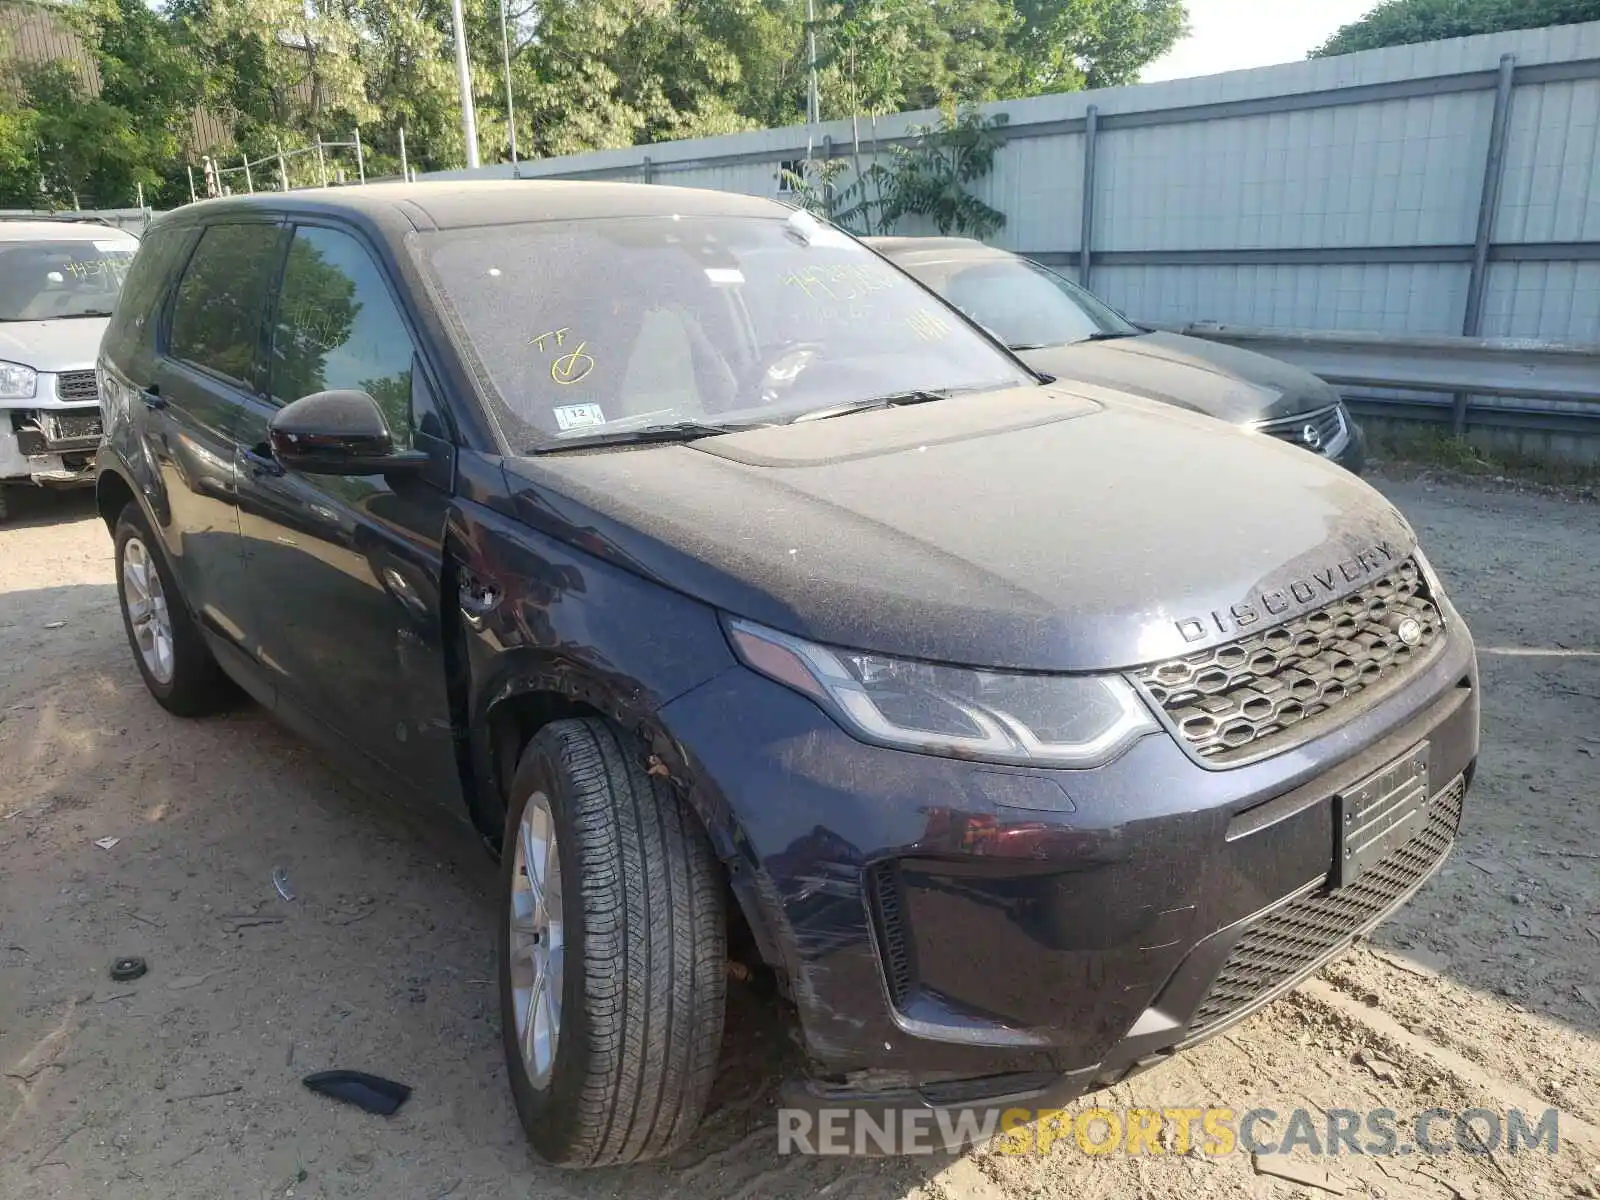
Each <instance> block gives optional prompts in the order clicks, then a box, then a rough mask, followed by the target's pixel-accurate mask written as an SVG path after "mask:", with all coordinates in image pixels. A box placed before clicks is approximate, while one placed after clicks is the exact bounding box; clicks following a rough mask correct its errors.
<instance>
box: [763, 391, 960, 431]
mask: <svg viewBox="0 0 1600 1200" xmlns="http://www.w3.org/2000/svg"><path fill="white" fill-rule="evenodd" d="M949 397H950V393H949V392H948V391H944V392H935V391H929V390H927V389H925V388H916V389H913V390H912V391H909V392H892V393H890V394H889V395H887V396H873V397H872V398H871V399H868V400H852V401H850V402H849V403H848V404H832V405H829V406H828V407H827V408H815V409H812V410H811V411H810V412H807V413H801V414H800V415H799V416H798V417H796V418H795V419H794V420H793V421H792V422H790V424H792V425H798V424H800V422H802V421H826V420H829V419H830V418H832V417H848V416H849V415H850V414H851V413H858V412H871V411H873V410H874V409H878V408H901V407H904V406H905V405H907V404H931V403H932V402H933V401H935V400H947V399H949Z"/></svg>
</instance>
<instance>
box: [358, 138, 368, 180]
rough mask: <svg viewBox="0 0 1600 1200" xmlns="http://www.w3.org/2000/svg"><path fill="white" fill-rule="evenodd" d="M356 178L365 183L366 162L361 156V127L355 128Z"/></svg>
mask: <svg viewBox="0 0 1600 1200" xmlns="http://www.w3.org/2000/svg"><path fill="white" fill-rule="evenodd" d="M356 178H357V179H358V180H359V181H360V182H362V183H365V182H366V181H367V160H366V159H365V158H364V157H362V154H361V126H359V125H357V126H356Z"/></svg>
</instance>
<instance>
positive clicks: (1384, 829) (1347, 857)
mask: <svg viewBox="0 0 1600 1200" xmlns="http://www.w3.org/2000/svg"><path fill="white" fill-rule="evenodd" d="M1427 809H1428V743H1427V742H1422V743H1419V744H1418V745H1416V746H1414V747H1412V748H1411V749H1410V750H1408V751H1406V753H1405V754H1403V755H1401V756H1400V757H1399V758H1397V759H1395V760H1394V761H1393V762H1391V763H1389V764H1388V765H1387V766H1385V767H1381V768H1379V769H1378V770H1376V771H1374V772H1373V773H1372V774H1371V775H1368V776H1367V777H1366V778H1365V779H1363V780H1361V781H1359V782H1358V783H1356V784H1354V785H1353V786H1351V787H1348V788H1346V789H1345V790H1344V791H1342V792H1340V793H1339V795H1338V796H1337V797H1335V799H1334V810H1333V811H1334V820H1335V821H1336V822H1337V833H1336V849H1335V852H1334V862H1333V882H1334V886H1335V887H1344V886H1346V885H1347V884H1350V883H1353V882H1355V880H1356V879H1358V878H1359V877H1360V876H1361V875H1362V874H1363V873H1364V872H1365V871H1367V870H1368V868H1370V867H1371V866H1372V865H1373V864H1374V863H1376V862H1378V861H1379V860H1380V859H1382V858H1384V857H1385V856H1387V855H1388V854H1389V852H1390V851H1392V850H1394V849H1395V848H1396V847H1398V846H1403V845H1404V844H1405V843H1406V842H1408V841H1410V840H1411V838H1412V837H1414V836H1415V835H1416V833H1417V831H1418V830H1419V829H1420V828H1421V827H1422V822H1423V820H1424V819H1425V817H1426V815H1427Z"/></svg>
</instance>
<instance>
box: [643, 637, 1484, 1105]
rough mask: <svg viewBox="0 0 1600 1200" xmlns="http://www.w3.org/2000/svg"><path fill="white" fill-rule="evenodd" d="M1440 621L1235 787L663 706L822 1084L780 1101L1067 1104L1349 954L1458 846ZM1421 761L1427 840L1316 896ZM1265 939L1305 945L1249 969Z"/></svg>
mask: <svg viewBox="0 0 1600 1200" xmlns="http://www.w3.org/2000/svg"><path fill="white" fill-rule="evenodd" d="M1447 616H1448V620H1449V628H1450V634H1449V637H1448V638H1447V640H1446V641H1445V644H1444V646H1443V647H1442V649H1441V650H1440V652H1439V653H1438V655H1437V656H1435V657H1434V658H1433V660H1432V661H1431V662H1430V663H1429V664H1428V665H1427V666H1426V667H1425V668H1424V669H1422V670H1420V671H1419V672H1418V673H1417V674H1416V675H1415V676H1413V677H1412V678H1411V679H1409V680H1408V681H1407V683H1406V684H1405V685H1404V686H1403V687H1401V688H1399V689H1398V690H1396V691H1394V692H1392V693H1390V694H1388V695H1387V696H1385V697H1384V698H1383V699H1381V700H1379V701H1377V702H1376V703H1373V704H1371V705H1370V706H1368V707H1367V708H1365V709H1364V710H1363V711H1360V712H1359V713H1358V714H1357V715H1355V716H1354V717H1352V718H1351V719H1349V720H1347V721H1346V722H1344V723H1343V724H1341V725H1339V726H1338V727H1336V728H1334V729H1332V730H1330V731H1329V732H1327V733H1325V734H1324V735H1323V736H1321V737H1320V738H1317V739H1316V740H1314V741H1311V742H1308V743H1306V744H1303V745H1300V746H1296V747H1294V748H1292V749H1289V750H1286V751H1284V752H1283V753H1280V754H1277V755H1274V756H1272V757H1270V758H1266V759H1262V760H1260V761H1257V762H1253V763H1249V764H1246V765H1241V766H1238V767H1234V768H1231V769H1220V770H1219V769H1215V768H1208V767H1206V766H1203V765H1201V764H1200V763H1198V762H1196V761H1195V760H1193V759H1191V758H1190V757H1189V756H1188V755H1186V754H1185V753H1184V752H1183V751H1182V750H1181V749H1180V748H1179V747H1178V745H1177V744H1176V742H1175V741H1173V740H1172V739H1171V738H1169V737H1163V736H1155V737H1149V738H1146V739H1144V740H1143V741H1141V742H1140V743H1138V744H1137V745H1136V746H1134V747H1133V749H1131V750H1130V751H1129V752H1128V753H1127V754H1126V755H1125V756H1123V758H1122V759H1120V760H1119V761H1118V762H1116V763H1114V764H1112V765H1111V766H1109V767H1105V768H1102V769H1099V770H1094V771H1046V770H1029V769H1024V768H1011V767H991V766H985V765H982V764H975V763H964V762H958V761H954V760H949V759H940V758H934V757H929V756H924V755H916V754H909V753H903V752H898V751H893V750H884V749H880V748H875V747H871V746H866V745H863V744H861V743H859V742H857V741H855V740H854V739H852V738H850V737H849V736H847V735H846V734H845V733H843V732H842V731H841V730H840V729H839V728H838V727H837V726H835V725H834V724H833V723H832V722H831V721H830V720H829V719H828V718H827V717H826V716H824V715H823V714H822V713H821V711H820V710H818V709H817V708H816V707H815V706H814V705H812V704H811V703H810V702H809V701H808V700H806V699H804V698H803V697H801V696H799V695H797V694H795V693H793V692H791V691H789V690H788V689H786V688H783V687H781V686H779V685H776V684H773V683H771V682H769V681H767V680H766V679H764V678H762V677H759V676H757V675H755V674H753V673H751V672H749V671H747V670H745V669H744V668H736V669H734V670H731V671H728V672H726V673H724V674H723V675H721V676H719V677H718V678H717V679H714V680H712V681H711V682H710V683H707V684H705V685H703V686H702V687H700V688H698V689H696V690H694V691H692V692H690V693H688V694H687V695H685V696H682V697H680V698H679V699H678V700H676V701H674V702H673V703H671V704H669V705H667V706H666V707H665V708H664V709H663V710H662V712H661V716H662V718H663V720H664V723H665V725H666V727H667V729H668V731H669V732H670V734H671V735H672V738H673V740H674V741H675V742H676V743H677V745H678V746H679V747H681V748H682V749H683V750H684V752H685V755H686V758H687V760H688V763H689V766H690V769H691V770H692V771H693V773H694V776H695V780H696V782H695V785H694V786H695V789H696V793H697V794H696V796H695V800H696V803H697V805H698V806H699V808H700V810H701V811H702V812H705V813H708V814H710V816H711V819H712V821H713V823H717V822H718V821H720V822H722V823H723V824H724V826H725V827H726V829H731V830H732V832H731V834H730V835H729V836H728V837H726V838H724V839H722V840H723V841H724V844H731V845H732V846H733V847H734V850H735V853H734V858H733V859H732V860H731V861H730V863H729V869H730V874H731V877H732V879H733V884H734V888H735V891H736V893H738V895H739V896H740V899H741V901H742V903H743V904H744V907H745V909H746V912H747V913H748V914H750V915H751V918H752V924H753V925H756V926H758V927H759V928H758V929H757V936H758V940H760V941H761V942H762V944H763V946H764V949H765V951H766V953H767V954H768V957H769V958H771V959H773V960H774V962H773V965H774V966H775V967H777V968H778V970H779V971H780V972H781V973H782V974H783V975H784V976H785V977H786V978H787V980H788V983H789V987H790V990H791V993H792V995H793V998H794V1000H795V1003H796V1006H797V1008H798V1011H799V1017H800V1025H801V1030H802V1034H803V1041H804V1045H805V1048H806V1051H807V1054H808V1057H809V1060H810V1061H809V1068H810V1078H809V1079H807V1080H806V1081H804V1082H798V1083H795V1084H793V1085H791V1086H790V1088H789V1091H788V1096H787V1100H788V1102H789V1103H790V1104H792V1105H795V1106H802V1107H827V1108H834V1107H846V1106H855V1107H861V1106H865V1107H873V1108H875V1107H881V1106H882V1107H886V1106H893V1107H906V1106H934V1107H937V1106H947V1105H959V1104H980V1103H981V1104H985V1105H990V1104H1010V1103H1018V1104H1026V1105H1032V1106H1040V1105H1045V1104H1048V1103H1052V1102H1059V1101H1060V1100H1062V1099H1065V1098H1068V1097H1070V1096H1072V1095H1075V1094H1078V1093H1081V1092H1083V1091H1086V1090H1089V1089H1092V1088H1094V1087H1097V1086H1103V1085H1105V1084H1109V1083H1112V1082H1115V1081H1116V1080H1118V1079H1120V1078H1124V1077H1126V1076H1127V1075H1129V1074H1131V1073H1134V1072H1136V1071H1138V1070H1141V1069H1143V1068H1144V1067H1147V1066H1149V1065H1152V1064H1153V1063H1155V1062H1158V1061H1160V1060H1161V1059H1162V1058H1164V1057H1165V1056H1168V1055H1170V1054H1172V1053H1174V1052H1175V1051H1177V1050H1179V1049H1182V1048H1183V1047H1184V1046H1187V1045H1189V1044H1192V1043H1193V1042H1194V1041H1196V1040H1199V1039H1200V1038H1201V1037H1205V1036H1209V1035H1210V1034H1212V1033H1215V1032H1217V1031H1218V1030H1220V1029H1222V1028H1224V1027H1226V1026H1227V1025H1228V1024H1231V1023H1232V1022H1233V1021H1236V1020H1239V1019H1242V1017H1244V1016H1246V1015H1248V1013H1249V1012H1250V1011H1253V1010H1254V1008H1256V1007H1258V1006H1259V1005H1260V1004H1262V1003H1266V1002H1267V1001H1268V1000H1270V999H1271V998H1272V997H1273V996H1275V995H1278V994H1280V993H1281V992H1282V991H1284V990H1286V989H1287V988H1289V987H1292V986H1293V985H1294V983H1296V982H1298V981H1299V980H1300V979H1302V978H1304V976H1305V975H1307V974H1309V973H1310V972H1311V971H1313V970H1315V968H1316V967H1317V966H1320V965H1321V964H1322V963H1323V962H1325V961H1327V959H1328V958H1331V957H1332V956H1334V955H1335V954H1337V953H1338V952H1339V951H1340V950H1342V949H1343V948H1344V947H1345V946H1347V945H1348V944H1349V942H1350V941H1351V940H1352V939H1353V938H1354V937H1355V936H1357V935H1358V934H1360V933H1362V932H1364V931H1365V930H1366V929H1368V928H1370V927H1371V926H1372V925H1374V924H1376V923H1377V922H1378V921H1380V920H1381V919H1382V918H1383V917H1384V916H1386V915H1387V914H1388V913H1389V912H1390V911H1392V910H1393V908H1395V907H1397V906H1398V905H1399V904H1400V903H1402V902H1403V901H1404V900H1405V899H1406V897H1407V896H1409V895H1410V893H1411V892H1412V891H1414V890H1415V888H1416V887H1417V886H1420V884H1421V883H1422V882H1423V880H1425V879H1426V878H1427V876H1428V875H1429V874H1431V872H1432V871H1433V870H1434V869H1435V868H1436V867H1437V865H1438V863H1439V861H1442V858H1443V855H1444V853H1445V852H1446V850H1447V849H1448V846H1449V843H1450V840H1451V838H1452V837H1453V835H1454V833H1455V829H1456V823H1457V821H1458V819H1459V814H1460V796H1461V794H1462V793H1464V790H1465V785H1466V783H1467V782H1468V781H1469V780H1470V776H1471V771H1472V768H1473V764H1474V762H1475V760H1476V756H1477V749H1478V694H1477V673H1476V663H1475V657H1474V652H1473V646H1472V641H1471V637H1470V634H1469V633H1468V632H1467V630H1466V627H1465V625H1464V624H1463V623H1462V622H1461V621H1460V619H1459V617H1457V616H1456V615H1455V614H1454V613H1453V612H1449V613H1448V614H1447ZM1424 743H1426V756H1425V757H1426V763H1427V768H1428V778H1429V781H1430V794H1431V795H1432V796H1433V799H1432V801H1431V803H1430V808H1429V810H1428V814H1427V819H1426V822H1425V825H1424V832H1425V833H1426V834H1427V837H1428V839H1429V840H1428V843H1427V845H1426V846H1424V847H1421V848H1420V849H1419V848H1418V847H1413V846H1411V845H1410V843H1407V845H1406V846H1405V847H1402V848H1401V849H1402V850H1403V851H1404V852H1405V855H1406V856H1408V857H1406V860H1405V861H1404V862H1390V861H1389V859H1387V858H1386V859H1385V860H1384V861H1383V862H1380V863H1379V864H1377V865H1376V866H1374V867H1373V868H1371V870H1370V871H1369V872H1368V873H1367V874H1366V875H1363V876H1362V877H1361V878H1359V879H1357V880H1356V881H1355V882H1354V883H1353V884H1351V885H1350V886H1349V887H1347V888H1345V889H1339V890H1337V891H1333V892H1330V891H1329V888H1328V881H1329V879H1330V870H1331V868H1332V866H1333V854H1334V846H1335V844H1336V841H1335V837H1336V831H1335V808H1336V804H1337V803H1338V801H1337V799H1336V798H1337V797H1338V796H1339V795H1340V793H1341V792H1342V791H1348V790H1349V789H1350V788H1351V787H1352V785H1354V784H1355V783H1356V782H1357V781H1359V780H1362V779H1364V778H1365V777H1367V776H1369V775H1370V774H1372V773H1373V772H1374V771H1377V770H1378V769H1380V768H1382V767H1383V766H1384V765H1385V764H1387V763H1390V762H1391V761H1393V760H1395V759H1397V758H1399V757H1400V756H1402V755H1404V754H1406V753H1407V752H1409V751H1411V750H1413V749H1415V748H1417V747H1418V746H1420V745H1422V744H1424ZM1418 836H1419V837H1420V836H1421V834H1419V835H1418ZM1399 853H1400V851H1396V854H1399ZM1379 883H1381V884H1382V886H1381V887H1379V886H1376V885H1377V884H1379ZM1363 889H1364V890H1363ZM1358 891H1359V892H1360V894H1358ZM1368 892H1370V893H1371V894H1367V893H1368ZM1308 930H1309V931H1310V932H1311V934H1312V935H1314V936H1311V937H1310V942H1309V943H1306V937H1305V936H1302V935H1307V931H1308ZM1275 931H1276V932H1275ZM1274 937H1280V938H1288V939H1289V940H1293V939H1294V938H1299V939H1300V941H1301V942H1302V943H1305V944H1309V945H1310V951H1309V952H1308V953H1305V954H1302V955H1301V957H1300V958H1299V959H1292V960H1291V961H1289V963H1288V969H1287V970H1286V971H1285V970H1278V971H1276V972H1275V973H1274V972H1266V973H1262V972H1260V971H1256V970H1254V968H1253V966H1252V964H1253V963H1255V962H1256V961H1257V960H1259V959H1260V958H1261V956H1262V953H1263V951H1262V949H1261V945H1260V944H1261V943H1262V942H1263V940H1265V941H1268V942H1270V941H1271V940H1272V939H1273V938H1274ZM1272 950H1273V947H1271V946H1268V947H1267V948H1266V951H1265V952H1264V953H1267V955H1268V957H1270V956H1271V953H1270V952H1271V951H1272Z"/></svg>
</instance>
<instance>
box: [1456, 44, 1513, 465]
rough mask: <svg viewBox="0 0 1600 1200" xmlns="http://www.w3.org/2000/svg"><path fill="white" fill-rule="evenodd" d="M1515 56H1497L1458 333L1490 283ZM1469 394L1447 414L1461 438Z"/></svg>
mask: <svg viewBox="0 0 1600 1200" xmlns="http://www.w3.org/2000/svg"><path fill="white" fill-rule="evenodd" d="M1516 74H1517V56H1516V55H1515V54H1502V55H1501V56H1500V78H1499V80H1498V82H1497V83H1496V85H1495V92H1494V116H1493V117H1492V118H1491V119H1490V122H1489V153H1488V156H1487V157H1486V158H1485V159H1484V164H1483V193H1482V195H1480V196H1479V198H1478V233H1477V237H1476V239H1475V240H1474V241H1473V244H1472V273H1471V274H1470V275H1469V276H1468V277H1467V309H1466V312H1465V314H1464V315H1463V316H1462V319H1461V332H1462V334H1463V335H1465V336H1466V337H1477V336H1478V334H1479V329H1480V328H1481V326H1482V324H1483V297H1484V293H1485V292H1486V291H1487V290H1488V283H1489V245H1490V239H1491V238H1492V237H1493V236H1494V220H1495V217H1496V216H1497V215H1498V214H1499V211H1500V183H1501V180H1502V179H1503V178H1504V176H1505V163H1506V129H1507V122H1508V119H1509V118H1510V115H1511V90H1512V88H1513V87H1514V86H1516ZM1467 398H1468V393H1466V392H1457V393H1456V395H1455V403H1454V407H1453V409H1452V411H1451V414H1450V431H1451V432H1452V433H1454V434H1455V435H1456V436H1457V437H1460V436H1461V435H1462V434H1464V433H1465V432H1466V430H1467Z"/></svg>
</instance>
